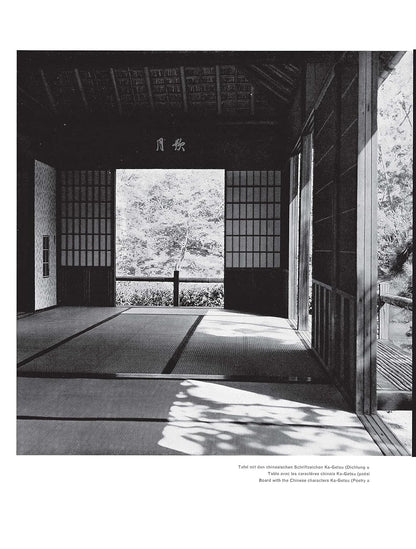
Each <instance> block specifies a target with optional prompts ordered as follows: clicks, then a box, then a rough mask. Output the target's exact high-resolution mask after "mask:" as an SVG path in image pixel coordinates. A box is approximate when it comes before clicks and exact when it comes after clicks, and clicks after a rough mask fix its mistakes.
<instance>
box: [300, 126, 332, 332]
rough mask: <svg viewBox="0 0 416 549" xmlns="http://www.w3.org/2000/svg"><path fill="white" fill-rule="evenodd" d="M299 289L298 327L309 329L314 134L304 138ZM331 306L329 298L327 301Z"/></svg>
mask: <svg viewBox="0 0 416 549" xmlns="http://www.w3.org/2000/svg"><path fill="white" fill-rule="evenodd" d="M299 195H300V196H299V199H300V200H299V267H298V273H299V279H298V280H299V283H298V284H299V290H298V308H299V309H298V318H299V322H298V329H299V330H305V331H306V330H308V324H309V281H310V274H311V273H310V267H309V259H310V253H311V249H310V239H311V228H312V227H311V205H312V134H308V135H305V136H304V137H303V138H302V154H301V172H300V192H299ZM326 303H327V306H329V299H328V300H327V301H326Z"/></svg>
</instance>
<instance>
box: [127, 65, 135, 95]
mask: <svg viewBox="0 0 416 549" xmlns="http://www.w3.org/2000/svg"><path fill="white" fill-rule="evenodd" d="M127 74H128V75H129V84H130V91H131V97H132V100H133V103H134V104H136V98H135V95H134V86H133V80H132V78H131V72H130V68H129V67H127Z"/></svg>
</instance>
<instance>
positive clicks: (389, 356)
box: [17, 51, 413, 456]
mask: <svg viewBox="0 0 416 549" xmlns="http://www.w3.org/2000/svg"><path fill="white" fill-rule="evenodd" d="M412 68H413V52H411V51H407V52H406V51H359V52H358V51H339V52H338V51H336V52H335V51H293V52H292V51H239V52H237V51H200V52H198V51H178V52H174V51H157V52H154V51H152V52H145V51H18V52H17V93H18V151H17V152H18V166H17V168H18V179H17V184H18V188H17V190H18V195H17V198H18V219H17V221H18V233H17V234H18V241H17V246H18V248H17V285H18V286H17V309H18V321H17V337H18V349H17V358H18V364H17V367H18V369H17V376H18V381H17V419H18V428H17V452H18V453H19V454H36V455H39V454H41V455H45V454H46V455H51V454H60V455H62V454H64V455H66V454H98V455H101V454H133V455H143V454H144V455H147V454H150V455H155V454H156V455H157V454H162V455H165V454H173V455H280V456H282V455H283V456H292V455H325V456H355V455H357V456H358V455H360V456H372V455H385V456H390V455H393V456H402V455H410V454H411V451H412V450H411V404H412V398H411V395H412V368H411V354H412V319H411V316H412V249H413V248H412V246H413V240H412V160H413V155H412V146H413V139H412V138H413V135H412V132H413V127H412V117H413V95H412V91H413V88H412V83H413V73H412Z"/></svg>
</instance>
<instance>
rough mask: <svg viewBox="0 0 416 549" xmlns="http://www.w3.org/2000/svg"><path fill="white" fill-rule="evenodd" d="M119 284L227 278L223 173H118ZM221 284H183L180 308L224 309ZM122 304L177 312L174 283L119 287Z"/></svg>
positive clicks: (188, 171) (185, 171) (134, 171)
mask: <svg viewBox="0 0 416 549" xmlns="http://www.w3.org/2000/svg"><path fill="white" fill-rule="evenodd" d="M116 202H117V218H116V231H117V233H116V250H117V277H169V278H170V277H173V272H174V271H175V270H177V271H179V273H180V275H179V276H180V279H182V278H205V279H206V278H214V279H215V278H216V279H218V278H222V277H223V266H224V259H223V257H224V251H223V248H224V171H223V170H117V196H116ZM223 298H224V288H223V284H222V283H218V282H215V283H211V282H203V283H181V284H180V290H179V304H180V305H183V306H204V307H222V306H223ZM117 304H119V305H124V304H125V305H153V306H156V305H165V306H168V305H172V304H173V283H172V282H159V281H118V282H117Z"/></svg>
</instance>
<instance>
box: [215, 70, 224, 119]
mask: <svg viewBox="0 0 416 549" xmlns="http://www.w3.org/2000/svg"><path fill="white" fill-rule="evenodd" d="M215 83H216V88H217V113H218V114H221V113H222V101H221V73H220V67H219V65H215Z"/></svg>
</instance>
